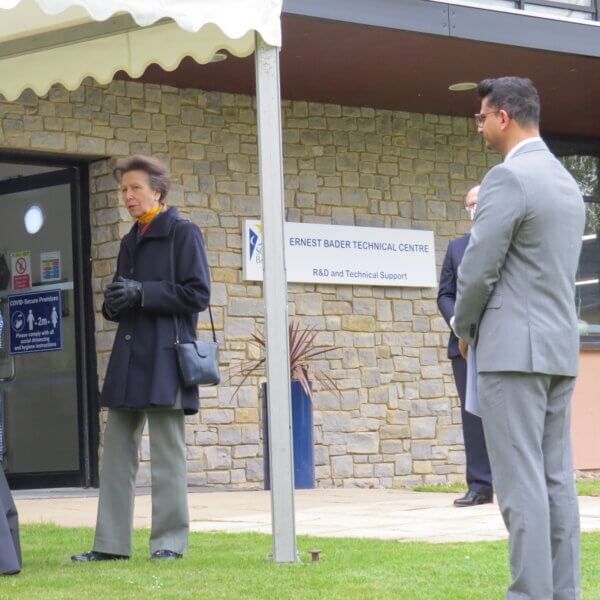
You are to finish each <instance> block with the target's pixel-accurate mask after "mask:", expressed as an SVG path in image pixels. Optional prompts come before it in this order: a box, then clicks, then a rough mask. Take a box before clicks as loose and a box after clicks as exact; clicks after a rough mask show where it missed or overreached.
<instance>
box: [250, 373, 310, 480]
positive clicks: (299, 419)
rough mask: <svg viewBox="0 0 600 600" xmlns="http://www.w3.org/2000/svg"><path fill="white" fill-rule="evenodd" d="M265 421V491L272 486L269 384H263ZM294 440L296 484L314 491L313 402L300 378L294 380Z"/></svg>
mask: <svg viewBox="0 0 600 600" xmlns="http://www.w3.org/2000/svg"><path fill="white" fill-rule="evenodd" d="M262 390H263V401H262V409H263V410H262V423H263V457H264V458H263V460H264V471H265V490H270V489H271V469H270V462H269V420H268V414H269V413H268V404H267V385H266V384H265V383H263V386H262ZM292 439H293V444H294V487H295V488H296V489H297V490H310V489H313V488H314V487H315V446H314V440H313V411H312V402H311V400H310V397H309V396H308V394H306V393H305V392H304V390H303V389H302V386H301V385H300V382H299V381H292Z"/></svg>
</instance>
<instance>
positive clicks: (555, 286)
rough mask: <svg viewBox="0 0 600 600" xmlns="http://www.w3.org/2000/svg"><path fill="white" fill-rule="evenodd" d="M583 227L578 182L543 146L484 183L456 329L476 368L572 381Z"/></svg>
mask: <svg viewBox="0 0 600 600" xmlns="http://www.w3.org/2000/svg"><path fill="white" fill-rule="evenodd" d="M584 224H585V208H584V204H583V198H582V196H581V193H580V191H579V188H578V187H577V184H576V183H575V180H574V179H573V178H572V177H571V175H570V174H569V173H568V172H567V170H566V169H565V168H564V167H563V166H562V165H561V163H560V162H559V161H558V160H557V159H556V158H555V157H554V156H553V155H552V154H551V152H550V151H549V150H548V148H547V146H546V145H545V144H544V143H543V142H541V141H540V142H531V143H529V144H526V145H525V146H523V147H521V148H519V149H518V150H517V151H516V152H515V153H514V154H513V156H512V157H511V158H510V159H509V160H508V161H506V162H504V163H502V164H499V165H497V166H495V167H494V168H492V169H491V170H490V171H489V172H488V174H487V175H486V177H485V179H484V180H483V182H482V184H481V189H480V192H479V202H478V205H477V213H476V216H475V222H474V225H473V228H472V230H471V239H470V241H469V245H468V247H467V250H466V251H465V255H464V257H463V260H462V262H461V265H460V268H459V270H458V284H457V299H456V305H455V321H454V330H455V331H456V333H457V334H458V336H459V337H461V338H463V339H465V340H467V341H468V342H469V344H471V345H475V344H476V345H477V368H478V371H479V372H480V373H481V372H486V371H519V372H526V373H547V374H550V375H567V376H575V375H576V374H577V366H578V358H579V334H578V331H577V314H576V308H575V274H576V271H577V264H578V262H579V253H580V251H581V241H582V240H581V238H582V235H583V230H584Z"/></svg>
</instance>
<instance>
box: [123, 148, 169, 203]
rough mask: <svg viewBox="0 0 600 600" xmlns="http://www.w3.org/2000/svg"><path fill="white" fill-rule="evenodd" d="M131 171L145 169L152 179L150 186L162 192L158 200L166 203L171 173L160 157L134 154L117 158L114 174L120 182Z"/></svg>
mask: <svg viewBox="0 0 600 600" xmlns="http://www.w3.org/2000/svg"><path fill="white" fill-rule="evenodd" d="M129 171H144V172H145V173H147V175H148V179H149V180H150V187H151V188H152V189H153V190H154V191H155V192H158V193H159V194H160V198H159V199H158V201H159V202H160V203H161V204H164V203H165V200H166V198H167V194H168V193H169V190H170V189H171V174H170V173H169V170H168V169H167V167H165V165H163V164H162V163H161V162H160V160H158V158H154V157H153V156H144V155H143V154H134V155H133V156H128V157H127V158H120V159H119V160H117V165H116V167H115V170H114V175H115V179H116V180H117V181H118V182H119V183H120V182H121V178H122V177H123V175H124V174H125V173H128V172H129Z"/></svg>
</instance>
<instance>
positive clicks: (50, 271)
mask: <svg viewBox="0 0 600 600" xmlns="http://www.w3.org/2000/svg"><path fill="white" fill-rule="evenodd" d="M60 277H61V274H60V250H54V251H53V252H41V253H40V278H41V281H42V283H49V282H50V281H60Z"/></svg>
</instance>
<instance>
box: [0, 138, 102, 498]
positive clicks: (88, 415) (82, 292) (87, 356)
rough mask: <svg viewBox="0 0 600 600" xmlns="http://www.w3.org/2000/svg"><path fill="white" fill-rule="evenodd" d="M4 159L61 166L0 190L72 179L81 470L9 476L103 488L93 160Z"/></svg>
mask: <svg viewBox="0 0 600 600" xmlns="http://www.w3.org/2000/svg"><path fill="white" fill-rule="evenodd" d="M0 162H10V163H18V164H28V165H35V166H40V167H57V169H59V170H57V171H52V172H49V173H40V174H38V175H29V176H26V177H20V178H18V179H15V180H8V181H3V182H0V191H4V190H7V189H8V190H10V191H12V192H18V191H23V190H25V189H36V188H40V187H47V186H48V185H58V184H60V183H69V184H70V191H71V236H72V244H73V275H74V277H73V280H74V281H73V283H74V285H73V288H74V303H75V306H74V310H75V344H76V355H77V365H76V373H77V378H76V379H77V405H78V411H77V413H78V438H79V471H78V472H63V473H61V472H57V473H24V474H15V475H10V474H9V475H7V479H8V481H9V484H10V486H11V487H12V488H13V489H33V488H48V487H98V446H99V439H100V421H99V387H98V371H97V364H96V344H95V320H94V303H93V293H92V268H91V267H92V265H91V227H90V206H89V202H90V195H89V164H90V162H91V160H90V161H85V160H82V159H81V157H63V156H56V155H47V154H40V153H25V152H16V153H15V152H7V151H2V150H0Z"/></svg>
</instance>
